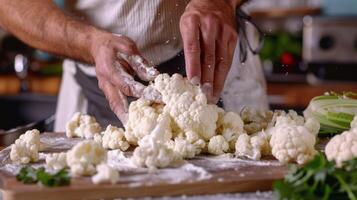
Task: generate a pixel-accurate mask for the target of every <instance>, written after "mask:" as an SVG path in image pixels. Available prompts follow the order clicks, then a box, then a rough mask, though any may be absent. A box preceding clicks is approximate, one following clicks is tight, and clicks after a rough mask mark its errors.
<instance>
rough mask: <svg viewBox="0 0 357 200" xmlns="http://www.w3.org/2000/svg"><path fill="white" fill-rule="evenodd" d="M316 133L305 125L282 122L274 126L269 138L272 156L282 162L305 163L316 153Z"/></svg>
mask: <svg viewBox="0 0 357 200" xmlns="http://www.w3.org/2000/svg"><path fill="white" fill-rule="evenodd" d="M315 142H316V135H314V134H312V133H310V132H309V130H308V129H307V128H306V127H305V126H296V125H291V124H290V125H289V124H282V125H280V126H277V127H275V128H274V131H273V133H272V137H271V139H270V146H271V148H272V154H273V156H274V157H275V158H276V159H278V160H279V161H280V162H282V163H288V162H297V163H298V164H305V163H306V162H308V161H310V160H311V159H313V157H314V155H315V154H316V150H315V148H314V146H315Z"/></svg>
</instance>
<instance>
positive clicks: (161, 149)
mask: <svg viewBox="0 0 357 200" xmlns="http://www.w3.org/2000/svg"><path fill="white" fill-rule="evenodd" d="M169 120H170V119H169V116H168V115H161V116H160V117H159V119H158V124H157V126H156V127H155V128H154V130H153V131H152V132H151V133H150V134H149V135H146V136H145V137H144V138H143V139H141V140H140V141H139V146H138V147H137V148H136V149H135V150H134V153H133V156H132V158H131V159H132V162H133V163H134V164H135V165H137V166H140V167H148V168H149V169H151V170H154V169H156V168H164V167H169V166H177V165H179V164H181V163H182V158H181V157H180V156H179V155H178V154H177V153H175V152H174V151H173V150H172V149H171V148H169V147H168V145H167V143H168V142H169V140H170V137H168V135H169V134H170V133H168V130H170V129H169V126H168V125H169Z"/></svg>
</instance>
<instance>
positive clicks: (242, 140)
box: [235, 132, 271, 160]
mask: <svg viewBox="0 0 357 200" xmlns="http://www.w3.org/2000/svg"><path fill="white" fill-rule="evenodd" d="M235 154H236V156H238V157H247V158H249V159H252V160H260V158H261V157H262V155H270V154H271V152H270V145H269V139H268V135H267V134H266V133H264V132H258V133H255V134H253V135H251V136H249V135H248V134H246V133H245V134H242V135H239V136H238V139H237V142H236V152H235Z"/></svg>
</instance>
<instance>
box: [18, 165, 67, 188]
mask: <svg viewBox="0 0 357 200" xmlns="http://www.w3.org/2000/svg"><path fill="white" fill-rule="evenodd" d="M16 179H17V180H18V181H21V182H22V183H25V184H31V183H41V184H42V185H44V186H47V187H58V186H65V185H69V184H70V183H71V178H70V176H69V174H68V172H67V170H66V169H62V170H60V171H58V172H57V173H54V174H50V173H48V172H46V170H45V168H43V167H42V168H39V169H35V168H33V167H29V166H26V167H23V168H21V170H20V172H19V173H18V174H17V175H16Z"/></svg>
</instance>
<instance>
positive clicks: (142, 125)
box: [125, 99, 162, 145]
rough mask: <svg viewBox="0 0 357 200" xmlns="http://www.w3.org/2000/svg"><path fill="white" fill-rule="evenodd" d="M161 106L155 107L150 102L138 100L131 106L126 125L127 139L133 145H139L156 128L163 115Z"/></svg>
mask: <svg viewBox="0 0 357 200" xmlns="http://www.w3.org/2000/svg"><path fill="white" fill-rule="evenodd" d="M161 110H162V109H161V107H160V106H156V107H155V106H153V105H152V104H151V102H150V101H148V100H145V99H138V100H137V101H134V102H132V103H131V104H130V106H129V118H128V122H127V123H126V125H125V130H126V131H125V138H126V139H127V140H128V141H129V143H130V144H132V145H137V144H138V141H139V140H141V139H142V138H143V137H144V136H145V135H148V134H150V132H151V131H152V130H153V129H154V128H155V126H156V124H157V118H158V117H159V114H160V113H161Z"/></svg>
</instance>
